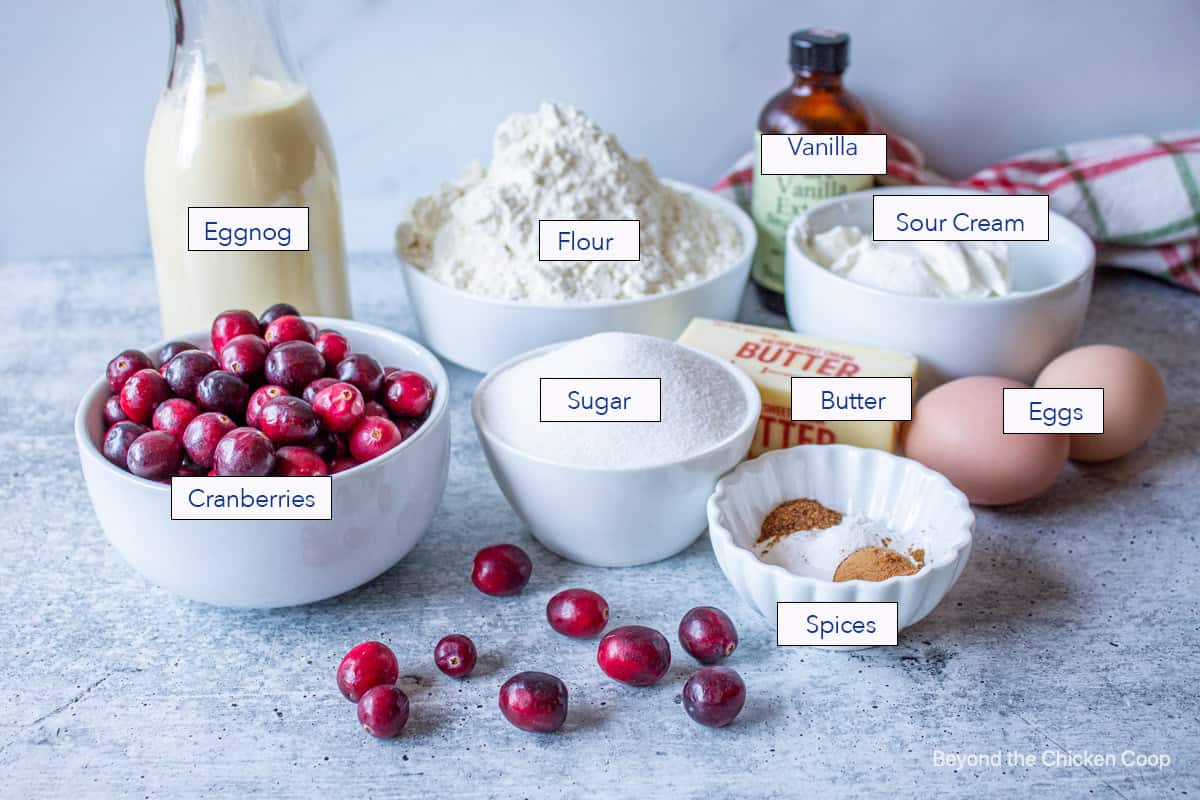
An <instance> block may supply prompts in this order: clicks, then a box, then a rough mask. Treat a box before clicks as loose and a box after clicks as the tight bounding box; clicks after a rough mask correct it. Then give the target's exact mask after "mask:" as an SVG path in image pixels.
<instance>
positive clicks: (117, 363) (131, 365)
mask: <svg viewBox="0 0 1200 800" xmlns="http://www.w3.org/2000/svg"><path fill="white" fill-rule="evenodd" d="M144 369H154V362H153V361H151V360H150V356H148V355H146V354H145V353H143V352H142V351H141V350H122V351H121V352H120V353H117V355H116V356H114V357H113V360H112V361H109V362H108V369H107V370H105V375H106V376H107V378H108V388H110V389H112V390H113V391H114V392H119V391H121V387H122V386H124V385H125V381H127V380H129V379H130V378H131V377H133V375H134V374H135V373H137V372H141V371H142V370H144Z"/></svg>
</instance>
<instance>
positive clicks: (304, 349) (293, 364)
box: [264, 342, 325, 395]
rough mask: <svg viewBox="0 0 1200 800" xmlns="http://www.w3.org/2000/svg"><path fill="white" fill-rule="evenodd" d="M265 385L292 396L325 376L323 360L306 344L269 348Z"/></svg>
mask: <svg viewBox="0 0 1200 800" xmlns="http://www.w3.org/2000/svg"><path fill="white" fill-rule="evenodd" d="M264 372H265V374H266V378H267V383H274V384H278V385H279V386H282V387H283V388H285V389H287V390H288V391H289V392H291V393H292V394H294V395H299V394H300V393H301V392H303V391H304V387H305V386H307V385H308V384H310V383H312V382H313V381H315V380H316V379H317V378H320V377H321V376H323V375H324V374H325V359H323V358H322V357H321V354H320V352H318V351H317V348H316V347H313V345H311V344H310V343H308V342H284V343H283V344H281V345H278V346H276V347H273V348H271V352H270V353H268V354H267V363H266V368H265V370H264Z"/></svg>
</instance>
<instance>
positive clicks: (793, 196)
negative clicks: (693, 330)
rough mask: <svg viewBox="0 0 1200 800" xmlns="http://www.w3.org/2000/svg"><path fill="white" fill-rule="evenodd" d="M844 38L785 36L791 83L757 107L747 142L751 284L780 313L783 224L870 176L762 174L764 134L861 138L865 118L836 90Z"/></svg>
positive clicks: (846, 47)
mask: <svg viewBox="0 0 1200 800" xmlns="http://www.w3.org/2000/svg"><path fill="white" fill-rule="evenodd" d="M849 53H850V37H849V36H847V35H846V34H844V33H839V32H836V31H829V30H823V29H818V28H809V29H807V30H802V31H797V32H796V33H793V34H792V37H791V58H790V63H791V67H792V72H793V73H794V75H795V78H794V80H793V81H792V85H791V86H789V87H788V88H786V89H784V90H783V91H782V92H780V93H779V94H777V95H775V96H774V97H772V98H771V100H770V101H769V102H768V103H767V104H766V106H764V107H763V110H762V113H761V114H760V115H759V117H758V130H757V132H756V133H755V137H754V142H755V146H754V174H753V177H752V181H753V186H752V188H751V203H750V205H751V214H752V216H753V217H754V223H755V225H756V226H757V228H758V250H757V251H756V252H755V255H754V269H753V273H752V276H753V279H754V282H755V284H756V285H757V287H758V296H759V298H760V299H761V300H762V303H763V305H764V306H766V307H767V308H769V309H771V310H772V311H775V312H777V313H780V314H784V313H787V312H786V309H785V308H784V302H783V266H784V253H785V238H786V232H787V226H788V225H789V224H791V222H792V220H793V219H795V218H796V216H797V215H798V214H800V213H801V212H802V211H804V210H805V209H806V208H808V207H809V206H810V205H812V204H814V203H816V202H819V201H821V200H824V199H825V198H827V197H833V196H835V195H839V194H845V193H846V192H855V191H858V190H860V189H867V188H870V187H871V185H872V183H873V179H872V177H871V176H870V175H763V174H762V166H761V161H760V156H761V152H762V150H761V138H760V137H761V136H762V134H764V133H784V134H801V133H844V134H850V133H868V132H870V130H871V115H870V112H868V111H867V107H866V106H864V105H863V104H862V103H861V102H860V101H859V100H858V98H856V97H854V95H852V94H850V93H849V92H847V91H846V90H845V89H844V88H843V87H842V73H843V72H844V71H845V70H846V66H847V64H848V63H849Z"/></svg>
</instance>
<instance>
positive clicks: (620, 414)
mask: <svg viewBox="0 0 1200 800" xmlns="http://www.w3.org/2000/svg"><path fill="white" fill-rule="evenodd" d="M540 391H541V399H540V402H541V417H540V419H541V421H542V422H661V421H662V406H661V403H662V378H542V379H541V390H540Z"/></svg>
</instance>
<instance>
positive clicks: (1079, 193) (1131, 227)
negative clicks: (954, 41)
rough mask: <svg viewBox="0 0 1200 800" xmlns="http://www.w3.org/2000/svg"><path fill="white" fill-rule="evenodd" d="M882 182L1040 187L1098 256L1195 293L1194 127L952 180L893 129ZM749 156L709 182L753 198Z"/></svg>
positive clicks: (1198, 193)
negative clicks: (1092, 244) (933, 168)
mask: <svg viewBox="0 0 1200 800" xmlns="http://www.w3.org/2000/svg"><path fill="white" fill-rule="evenodd" d="M881 132H882V133H887V134H888V140H887V141H888V174H887V176H886V177H883V176H880V177H879V178H878V181H879V182H880V183H881V184H889V185H911V184H921V185H923V184H934V185H938V184H941V185H949V184H954V185H958V186H969V187H972V188H975V189H983V190H985V191H991V192H1008V193H1012V194H1044V195H1049V197H1050V207H1051V208H1053V209H1054V210H1055V211H1057V212H1058V213H1060V214H1062V215H1063V216H1066V217H1069V218H1070V219H1072V220H1073V221H1074V222H1075V223H1076V224H1078V225H1079V226H1080V227H1081V228H1083V229H1084V230H1085V231H1087V232H1088V234H1089V235H1090V236H1091V237H1092V239H1093V240H1094V241H1095V242H1096V245H1097V257H1098V261H1099V263H1100V264H1103V265H1106V266H1112V267H1124V268H1127V269H1135V270H1139V271H1141V272H1145V273H1149V274H1150V275H1154V276H1156V277H1159V278H1162V279H1164V280H1167V281H1170V282H1171V283H1174V284H1175V285H1177V286H1182V287H1183V288H1185V289H1189V290H1191V291H1193V292H1200V131H1178V132H1174V133H1165V134H1160V135H1158V136H1146V135H1137V136H1122V137H1119V138H1115V139H1102V140H1098V141H1090V142H1081V143H1079V144H1069V145H1064V146H1062V147H1048V148H1045V149H1042V150H1035V151H1033V152H1031V153H1026V154H1024V155H1020V156H1017V157H1016V158H1012V159H1009V160H1007V161H1002V162H1000V163H999V164H994V165H993V166H990V167H987V168H986V169H982V170H980V171H979V172H976V173H975V174H974V175H972V176H971V177H969V178H967V179H966V180H961V181H950V180H947V179H946V178H943V177H942V176H940V175H938V174H936V173H934V172H932V171H931V170H929V169H927V168H926V167H925V159H924V157H923V156H922V155H921V152H920V151H919V150H918V149H917V148H916V147H915V146H914V145H913V144H912V143H911V142H909V141H907V140H905V139H904V138H903V137H900V136H897V135H896V134H894V133H891V132H889V131H881ZM753 169H754V154H753V153H749V154H747V155H745V156H743V157H742V158H741V159H740V160H739V161H738V163H737V164H736V165H734V167H733V169H732V170H731V171H730V172H729V174H727V175H726V176H725V177H724V178H722V179H721V180H720V181H719V182H718V183H717V184H716V186H714V187H713V189H714V190H715V191H717V192H720V193H722V194H726V195H727V196H729V197H730V199H732V200H735V201H736V202H738V203H739V204H741V205H742V206H743V207H744V208H749V205H750V192H749V188H750V178H751V173H752V172H753Z"/></svg>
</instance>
